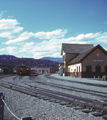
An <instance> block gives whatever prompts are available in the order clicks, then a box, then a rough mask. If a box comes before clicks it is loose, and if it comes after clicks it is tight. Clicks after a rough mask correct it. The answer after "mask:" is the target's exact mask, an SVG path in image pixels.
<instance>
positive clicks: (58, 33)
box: [35, 29, 67, 39]
mask: <svg viewBox="0 0 107 120" xmlns="http://www.w3.org/2000/svg"><path fill="white" fill-rule="evenodd" d="M66 33H67V30H62V29H58V30H54V31H51V32H38V33H35V37H38V38H39V39H55V38H62V37H64V36H65V34H66Z"/></svg>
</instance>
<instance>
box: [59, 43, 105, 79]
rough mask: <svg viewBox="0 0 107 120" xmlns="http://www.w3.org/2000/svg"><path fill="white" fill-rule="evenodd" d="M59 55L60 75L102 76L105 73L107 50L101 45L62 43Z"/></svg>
mask: <svg viewBox="0 0 107 120" xmlns="http://www.w3.org/2000/svg"><path fill="white" fill-rule="evenodd" d="M61 55H62V57H63V62H62V63H61V64H60V65H59V71H60V75H61V76H62V75H67V76H73V77H80V78H94V77H95V78H98V77H99V78H102V76H104V75H107V51H106V50H105V49H104V48H103V47H102V46H101V45H97V46H94V45H92V44H67V43H63V44H62V48H61Z"/></svg>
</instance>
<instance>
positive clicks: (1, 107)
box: [0, 93, 4, 120]
mask: <svg viewBox="0 0 107 120" xmlns="http://www.w3.org/2000/svg"><path fill="white" fill-rule="evenodd" d="M2 99H4V94H3V93H0V120H3V118H4V103H3V101H2Z"/></svg>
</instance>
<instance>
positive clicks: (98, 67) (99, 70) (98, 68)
mask: <svg viewBox="0 0 107 120" xmlns="http://www.w3.org/2000/svg"><path fill="white" fill-rule="evenodd" d="M95 70H96V72H101V66H100V65H99V64H97V65H96V66H95Z"/></svg>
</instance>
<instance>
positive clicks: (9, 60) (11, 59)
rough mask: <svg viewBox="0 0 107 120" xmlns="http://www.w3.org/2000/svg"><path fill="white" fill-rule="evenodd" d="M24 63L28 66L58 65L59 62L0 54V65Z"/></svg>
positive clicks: (10, 65)
mask: <svg viewBox="0 0 107 120" xmlns="http://www.w3.org/2000/svg"><path fill="white" fill-rule="evenodd" d="M21 64H23V65H25V66H28V67H58V65H59V63H57V62H54V61H50V60H45V59H33V58H18V57H15V56H12V55H0V67H16V66H17V65H21Z"/></svg>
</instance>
